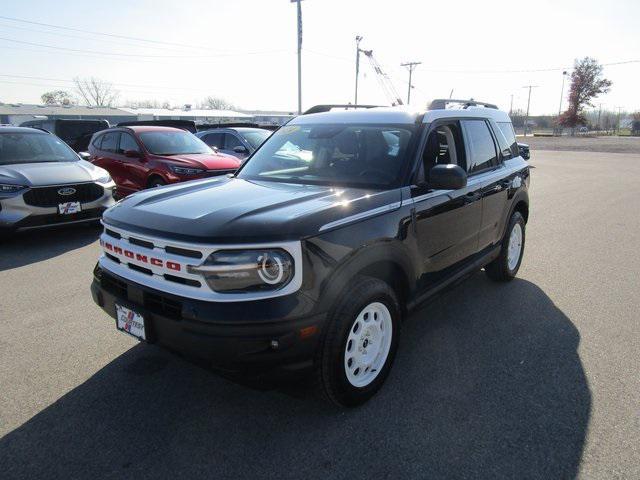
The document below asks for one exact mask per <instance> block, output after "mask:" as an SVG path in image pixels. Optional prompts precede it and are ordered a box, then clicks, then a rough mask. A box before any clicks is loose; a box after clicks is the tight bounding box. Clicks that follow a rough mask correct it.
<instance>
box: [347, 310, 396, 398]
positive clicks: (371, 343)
mask: <svg viewBox="0 0 640 480" xmlns="http://www.w3.org/2000/svg"><path fill="white" fill-rule="evenodd" d="M392 336H393V322H392V320H391V312H389V309H388V308H387V307H386V305H384V304H383V303H381V302H373V303H370V304H369V305H367V306H366V307H364V308H363V309H362V311H361V312H360V313H359V314H358V316H357V317H356V319H355V321H354V322H353V324H352V325H351V329H350V330H349V336H348V338H347V343H346V344H345V349H344V371H345V374H346V376H347V380H348V381H349V383H350V384H351V385H353V386H354V387H359V388H362V387H366V386H367V385H369V384H371V382H373V381H374V380H375V379H376V377H377V376H378V374H379V373H380V371H381V370H382V369H383V368H384V364H385V362H386V361H387V357H388V356H389V351H390V350H391V340H392Z"/></svg>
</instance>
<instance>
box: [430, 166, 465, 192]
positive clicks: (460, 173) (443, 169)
mask: <svg viewBox="0 0 640 480" xmlns="http://www.w3.org/2000/svg"><path fill="white" fill-rule="evenodd" d="M429 186H430V187H431V188H433V189H435V190H458V189H460V188H464V187H466V186H467V172H465V171H464V170H463V169H462V168H461V167H459V166H458V165H436V166H435V167H433V168H431V170H429Z"/></svg>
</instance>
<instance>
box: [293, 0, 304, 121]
mask: <svg viewBox="0 0 640 480" xmlns="http://www.w3.org/2000/svg"><path fill="white" fill-rule="evenodd" d="M301 1H302V0H291V3H297V4H298V5H297V6H298V115H300V114H301V113H302V6H301V5H300V2H301Z"/></svg>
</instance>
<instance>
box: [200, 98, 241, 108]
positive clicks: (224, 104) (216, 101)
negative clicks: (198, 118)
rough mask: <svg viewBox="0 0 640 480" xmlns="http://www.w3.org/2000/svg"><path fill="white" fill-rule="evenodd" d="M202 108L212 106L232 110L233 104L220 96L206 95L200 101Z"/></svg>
mask: <svg viewBox="0 0 640 480" xmlns="http://www.w3.org/2000/svg"><path fill="white" fill-rule="evenodd" d="M200 107H202V108H213V109H214V110H233V109H235V108H236V107H235V105H233V103H231V102H228V101H226V100H225V99H224V98H220V97H207V98H205V99H204V100H202V102H200Z"/></svg>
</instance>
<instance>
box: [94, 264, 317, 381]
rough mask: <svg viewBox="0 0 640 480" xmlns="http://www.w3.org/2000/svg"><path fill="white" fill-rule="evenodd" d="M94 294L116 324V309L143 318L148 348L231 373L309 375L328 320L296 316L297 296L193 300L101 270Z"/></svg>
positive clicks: (96, 301) (99, 268)
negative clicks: (154, 345)
mask: <svg viewBox="0 0 640 480" xmlns="http://www.w3.org/2000/svg"><path fill="white" fill-rule="evenodd" d="M91 294H92V296H93V300H94V302H95V303H96V304H97V305H98V306H99V307H101V308H102V309H103V310H104V311H105V312H106V313H107V314H109V315H110V316H111V317H112V318H114V319H115V318H116V307H115V305H116V304H119V305H122V306H125V307H128V308H131V309H132V310H134V311H136V312H137V313H140V314H142V315H143V316H144V319H145V328H146V336H147V341H148V342H149V343H157V344H159V345H161V346H163V347H166V348H168V349H170V350H173V351H176V352H178V353H181V354H183V355H184V356H186V357H191V358H193V359H197V360H200V361H205V362H206V363H207V364H208V365H210V366H212V367H214V368H218V369H220V370H222V371H225V372H228V373H238V374H260V373H264V372H268V371H272V370H280V371H288V372H301V371H307V370H309V369H311V368H312V367H313V358H314V354H315V351H316V347H317V345H318V342H319V338H320V332H321V331H322V326H323V323H324V320H325V314H315V315H306V316H296V315H295V314H292V312H293V311H294V310H295V308H296V303H297V300H296V299H295V298H290V297H295V296H294V295H291V296H287V297H279V298H275V299H268V300H258V301H255V302H238V303H235V302H234V303H229V302H226V303H219V302H207V301H202V300H193V299H188V298H184V297H177V296H174V295H171V294H168V293H165V292H160V291H158V290H154V289H150V288H148V287H145V286H143V285H139V284H136V283H133V282H131V281H129V280H125V279H124V278H122V277H119V276H117V275H115V274H113V273H111V272H108V271H106V270H104V269H102V268H101V267H100V266H99V265H96V268H95V270H94V280H93V283H92V285H91ZM114 329H115V326H114Z"/></svg>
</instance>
